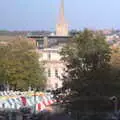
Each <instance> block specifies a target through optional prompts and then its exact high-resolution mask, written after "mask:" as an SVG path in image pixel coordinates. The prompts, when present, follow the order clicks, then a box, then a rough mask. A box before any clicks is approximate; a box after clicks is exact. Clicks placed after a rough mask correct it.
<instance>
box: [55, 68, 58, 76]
mask: <svg viewBox="0 0 120 120" xmlns="http://www.w3.org/2000/svg"><path fill="white" fill-rule="evenodd" d="M55 76H56V77H58V70H57V69H55Z"/></svg>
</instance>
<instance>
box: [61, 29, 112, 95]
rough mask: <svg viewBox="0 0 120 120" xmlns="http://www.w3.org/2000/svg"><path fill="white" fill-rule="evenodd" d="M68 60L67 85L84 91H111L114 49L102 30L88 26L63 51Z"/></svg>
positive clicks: (65, 59) (75, 89) (97, 92)
mask: <svg viewBox="0 0 120 120" xmlns="http://www.w3.org/2000/svg"><path fill="white" fill-rule="evenodd" d="M61 55H62V60H63V61H65V64H66V75H64V76H63V80H64V87H66V88H71V90H74V91H77V92H78V93H80V95H85V96H86V95H87V96H89V95H95V96H97V95H98V96H99V95H102V96H104V95H111V94H112V92H111V91H112V89H111V87H112V86H111V85H112V82H113V81H112V80H111V79H110V72H109V71H110V65H109V61H110V55H111V49H110V47H109V45H108V44H107V42H106V41H105V37H104V36H103V35H102V34H101V33H100V32H93V31H90V30H87V29H85V30H84V31H82V32H80V33H79V34H78V35H77V36H75V37H74V38H73V39H71V40H70V42H69V43H68V44H67V45H66V46H65V47H64V48H63V49H62V51H61Z"/></svg>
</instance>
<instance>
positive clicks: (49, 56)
mask: <svg viewBox="0 0 120 120" xmlns="http://www.w3.org/2000/svg"><path fill="white" fill-rule="evenodd" d="M48 60H51V53H50V52H49V53H48Z"/></svg>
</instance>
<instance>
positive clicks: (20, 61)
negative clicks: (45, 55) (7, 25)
mask: <svg viewBox="0 0 120 120" xmlns="http://www.w3.org/2000/svg"><path fill="white" fill-rule="evenodd" d="M39 57H40V56H39V54H38V53H37V52H36V50H35V44H34V42H33V41H30V40H29V41H28V39H26V38H17V39H16V40H13V41H9V42H8V43H6V45H4V46H3V45H1V46H0V58H1V59H0V76H1V77H0V82H1V83H5V84H10V85H12V86H15V87H16V88H22V89H23V88H24V89H26V88H28V86H32V87H41V86H44V85H45V80H46V78H45V75H44V68H43V64H42V63H40V62H39ZM3 73H4V74H3Z"/></svg>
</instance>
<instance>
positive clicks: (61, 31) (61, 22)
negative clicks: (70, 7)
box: [56, 0, 68, 36]
mask: <svg viewBox="0 0 120 120" xmlns="http://www.w3.org/2000/svg"><path fill="white" fill-rule="evenodd" d="M56 35H57V36H67V35H68V25H67V23H66V21H65V16H64V0H61V5H60V13H59V19H58V24H57V25H56Z"/></svg>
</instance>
